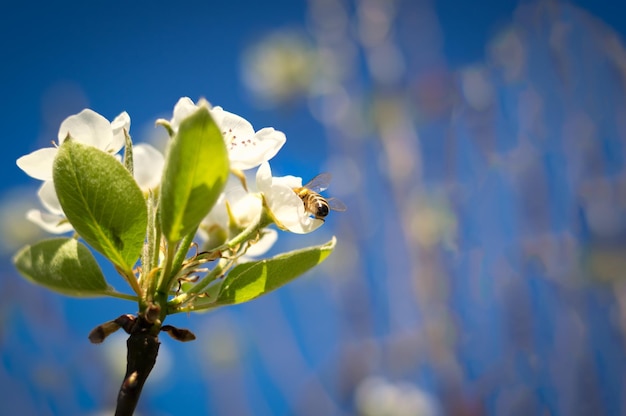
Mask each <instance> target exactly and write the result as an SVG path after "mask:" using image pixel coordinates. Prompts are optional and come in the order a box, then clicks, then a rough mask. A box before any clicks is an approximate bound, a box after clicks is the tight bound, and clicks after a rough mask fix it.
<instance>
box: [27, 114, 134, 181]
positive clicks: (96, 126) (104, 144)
mask: <svg viewBox="0 0 626 416" xmlns="http://www.w3.org/2000/svg"><path fill="white" fill-rule="evenodd" d="M129 129H130V117H129V116H128V113H126V112H123V113H122V114H120V115H119V116H117V117H116V118H115V120H113V122H111V123H110V122H109V121H108V120H107V119H106V118H104V117H103V116H101V115H100V114H98V113H96V112H95V111H93V110H90V109H85V110H83V111H81V112H80V113H78V114H75V115H73V116H69V117H68V118H66V119H65V120H64V121H63V122H62V123H61V127H60V128H59V134H58V136H57V137H58V140H59V145H61V144H62V143H63V142H64V141H65V139H66V138H67V136H68V134H69V135H70V136H71V137H72V139H74V140H76V141H78V142H80V143H83V144H87V145H90V146H94V147H96V148H98V149H100V150H103V151H105V152H108V153H111V154H115V153H117V152H119V151H120V149H122V147H124V130H126V131H128V130H129ZM57 151H58V148H57V147H47V148H44V149H39V150H36V151H34V152H32V153H30V154H27V155H25V156H22V157H20V158H19V159H17V162H16V163H17V166H18V167H19V168H20V169H22V170H23V171H24V172H26V174H27V175H29V176H31V177H33V178H35V179H39V180H42V181H51V180H52V164H53V163H54V157H55V156H56V154H57Z"/></svg>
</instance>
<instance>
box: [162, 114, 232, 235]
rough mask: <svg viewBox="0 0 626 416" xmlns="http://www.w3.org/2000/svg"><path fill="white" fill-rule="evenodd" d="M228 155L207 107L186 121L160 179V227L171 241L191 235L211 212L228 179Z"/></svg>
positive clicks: (169, 154)
mask: <svg viewBox="0 0 626 416" xmlns="http://www.w3.org/2000/svg"><path fill="white" fill-rule="evenodd" d="M228 170H229V167H228V152H227V151H226V146H225V144H224V139H223V137H222V134H221V133H220V130H219V128H218V127H217V125H216V124H215V121H213V118H212V117H211V115H210V114H209V110H208V108H207V107H206V106H201V107H200V108H199V109H198V110H197V111H196V112H195V113H194V114H192V115H191V116H189V117H188V118H186V119H185V120H183V122H182V123H181V124H180V127H179V129H178V133H177V134H176V136H174V138H173V139H172V142H171V144H170V148H169V151H168V154H167V161H166V164H165V169H164V171H163V179H162V180H161V226H162V229H163V234H164V235H165V237H166V238H167V240H168V241H169V242H178V241H180V239H181V238H183V236H185V235H187V234H189V233H191V232H192V231H193V230H194V229H195V228H196V227H197V226H198V224H200V221H202V219H203V218H204V217H205V216H206V215H207V214H208V213H209V211H210V210H211V208H212V207H213V205H215V202H216V201H217V198H218V197H219V195H220V193H221V192H222V190H223V189H224V185H225V184H226V180H227V178H228Z"/></svg>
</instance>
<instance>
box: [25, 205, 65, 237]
mask: <svg viewBox="0 0 626 416" xmlns="http://www.w3.org/2000/svg"><path fill="white" fill-rule="evenodd" d="M26 218H27V219H28V220H29V221H31V222H33V223H35V224H37V225H38V226H40V227H41V228H43V229H44V230H46V231H47V232H49V233H52V234H65V233H68V232H70V231H72V230H73V228H72V224H70V223H69V222H68V221H67V220H66V219H65V217H63V216H60V215H55V214H49V213H47V212H41V211H39V210H37V209H31V210H29V211H28V212H26Z"/></svg>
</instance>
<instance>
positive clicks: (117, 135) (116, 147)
mask: <svg viewBox="0 0 626 416" xmlns="http://www.w3.org/2000/svg"><path fill="white" fill-rule="evenodd" d="M111 130H112V131H113V140H112V141H111V143H110V144H109V147H108V148H106V149H103V150H105V151H107V152H109V153H117V152H119V151H120V150H121V149H122V147H124V144H125V143H126V137H125V136H124V130H126V133H129V134H130V116H129V115H128V113H127V112H126V111H124V112H122V113H121V114H120V115H118V116H117V117H115V119H114V120H113V121H112V122H111Z"/></svg>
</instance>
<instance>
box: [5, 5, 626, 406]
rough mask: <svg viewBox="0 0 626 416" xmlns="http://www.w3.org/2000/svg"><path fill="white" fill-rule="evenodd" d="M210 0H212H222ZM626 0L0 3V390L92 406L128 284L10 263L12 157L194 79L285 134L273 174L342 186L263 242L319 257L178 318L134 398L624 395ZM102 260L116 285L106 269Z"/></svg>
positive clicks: (611, 402)
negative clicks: (70, 122)
mask: <svg viewBox="0 0 626 416" xmlns="http://www.w3.org/2000/svg"><path fill="white" fill-rule="evenodd" d="M216 3H217V2H216ZM625 17H626V10H625V9H624V5H623V4H622V2H618V1H610V0H599V1H591V0H581V1H569V2H565V1H562V2H559V1H508V0H505V1H499V2H490V1H486V0H479V1H475V2H466V1H461V0H431V1H429V0H310V1H301V2H297V1H290V0H280V1H274V2H265V3H259V2H254V1H239V2H237V1H233V2H220V4H212V2H201V1H182V2H177V3H176V4H175V3H174V2H164V1H152V2H143V1H136V2H122V1H117V0H114V1H109V2H75V3H73V2H45V3H44V2H35V3H27V2H26V3H18V2H11V3H7V4H6V5H5V7H4V8H3V12H2V14H1V15H0V48H1V51H2V56H3V59H2V61H3V62H2V65H1V66H0V73H1V74H2V77H1V79H0V97H2V100H3V103H4V104H3V105H2V111H1V112H0V121H1V125H2V135H3V143H5V145H6V146H7V147H6V148H5V149H4V151H2V152H1V153H0V158H1V162H0V172H1V174H2V177H4V178H5V180H4V185H2V186H1V188H0V192H1V195H0V203H1V204H0V205H1V207H0V230H1V236H2V241H1V248H2V261H1V262H0V272H1V275H0V291H1V293H2V301H1V302H0V414H6V415H10V414H21V415H85V414H93V415H96V414H110V413H111V411H112V410H111V409H113V408H114V405H115V400H116V394H117V390H118V388H119V383H120V382H121V377H122V373H123V369H124V365H125V345H124V342H125V337H124V334H115V335H114V336H112V337H110V338H109V339H107V340H106V342H105V343H104V344H102V345H91V344H89V342H88V340H87V334H88V332H89V331H90V330H91V329H92V328H93V327H95V326H96V325H98V324H100V323H102V322H104V321H108V320H110V319H114V318H115V317H117V316H119V315H121V314H123V313H133V312H135V309H134V305H133V304H131V303H130V302H127V301H121V300H110V299H88V300H77V299H72V298H67V297H63V296H61V295H57V294H54V293H51V292H49V291H47V290H45V289H42V288H39V287H36V286H34V285H31V284H29V283H28V282H26V281H25V280H23V279H22V278H21V277H19V276H18V275H17V273H16V271H15V270H14V268H13V266H12V264H11V256H12V255H13V254H14V253H15V252H16V251H17V250H18V249H19V247H21V246H22V245H24V244H27V243H30V242H34V241H36V240H38V239H41V238H43V237H44V235H43V234H42V232H41V231H40V230H38V229H37V228H36V227H35V226H34V225H32V224H30V223H28V222H26V221H25V219H24V212H25V211H26V210H27V209H29V208H33V207H36V208H39V206H38V201H37V200H36V190H37V187H38V186H39V183H38V181H35V180H33V179H31V178H29V177H28V176H26V175H25V174H24V173H23V172H22V171H20V170H19V169H18V168H17V166H16V165H15V160H16V159H17V158H18V157H19V156H21V155H24V154H26V153H29V152H31V151H33V150H35V149H38V148H41V147H44V146H48V145H49V144H50V141H51V140H55V139H56V135H57V130H58V126H59V124H60V122H61V121H62V120H63V119H64V118H65V117H67V116H69V115H71V114H75V113H77V112H79V111H80V110H81V109H83V108H85V107H89V108H92V109H94V110H95V111H97V112H99V113H101V114H103V115H104V116H105V117H107V118H108V119H110V120H111V119H113V118H114V117H115V116H116V115H117V114H119V113H120V112H121V111H124V110H125V111H128V113H129V114H130V116H131V119H132V127H131V135H132V136H133V139H134V141H135V142H143V141H159V140H162V139H163V132H162V131H160V130H159V129H157V128H155V127H154V120H155V119H156V118H158V117H165V118H170V116H171V111H172V109H173V106H174V104H175V103H176V101H177V100H178V98H179V97H181V96H189V97H191V98H192V99H194V100H196V99H198V98H200V97H206V98H207V99H208V100H209V101H210V102H211V103H212V104H214V105H220V106H222V107H224V108H225V109H227V110H229V111H231V112H234V113H237V114H240V115H242V116H244V117H245V118H247V119H248V120H250V121H251V122H252V123H253V125H254V126H255V127H256V128H257V129H260V128H262V127H265V126H272V127H275V128H276V129H278V130H282V131H284V132H285V133H286V135H287V144H286V145H285V147H284V148H283V150H282V151H281V152H280V153H279V155H278V156H277V157H276V158H275V159H273V163H272V167H273V170H274V173H275V174H277V175H285V174H293V175H296V176H301V177H303V178H304V179H305V180H306V179H308V178H310V177H313V176H314V175H315V174H317V173H319V172H321V171H329V172H331V173H332V174H333V176H334V179H333V183H332V184H331V187H330V189H329V193H330V194H331V195H333V196H335V197H338V198H340V199H342V200H343V201H344V202H345V203H346V205H348V211H347V212H346V213H331V215H330V216H329V218H328V221H327V222H326V224H325V225H324V227H322V228H321V229H320V230H319V231H317V232H315V233H313V234H310V235H306V236H297V235H289V234H287V233H281V234H280V237H279V241H278V243H277V245H276V246H275V248H274V249H273V251H272V252H273V253H279V252H282V251H286V250H291V249H294V248H298V247H304V246H307V245H310V244H317V243H322V242H325V241H327V240H328V239H329V238H330V236H332V235H336V236H337V238H338V246H337V250H336V252H335V253H334V254H333V255H332V256H331V257H330V258H329V259H328V260H327V261H326V262H325V263H324V264H323V265H322V266H321V267H319V268H318V269H316V270H314V271H313V272H310V273H309V274H307V275H306V276H304V277H303V278H301V279H299V280H297V281H295V282H294V283H292V284H290V285H288V286H286V287H284V288H281V289H280V290H278V291H276V292H274V293H272V294H270V295H268V296H266V297H263V298H261V299H258V300H255V301H253V302H250V303H248V304H244V305H239V306H234V307H229V308H224V309H222V310H218V311H215V312H212V313H209V314H193V315H180V316H173V317H171V318H168V321H169V323H170V324H173V325H177V326H180V327H186V328H189V329H191V330H192V331H194V332H195V333H196V335H197V340H196V341H194V342H192V343H188V344H181V343H177V342H175V341H173V340H172V339H170V338H169V337H163V338H162V346H161V353H160V356H159V360H158V362H157V365H156V368H155V370H154V372H153V374H152V375H151V377H150V378H149V380H148V383H147V385H146V387H145V388H144V393H143V396H142V400H141V401H140V404H139V408H138V413H140V414H143V415H183V414H184V415H206V414H214V415H367V416H375V415H400V416H404V415H407V416H408V415H468V416H469V415H483V414H486V415H531V414H541V415H601V414H602V415H604V414H606V415H624V414H626V358H625V353H624V351H625V350H624V348H625V344H624V341H625V338H624V336H625V331H626V215H625V214H626V171H625V158H626V147H625V144H626V141H625V138H626V99H625V98H624V97H625V92H626V50H625V49H624V38H625V36H626V19H625ZM107 274H108V275H109V276H110V277H111V279H112V281H113V283H114V285H115V286H116V287H117V288H118V289H120V290H123V289H126V288H124V286H123V285H122V284H121V283H120V281H116V280H115V277H114V272H113V271H112V270H108V271H107Z"/></svg>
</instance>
